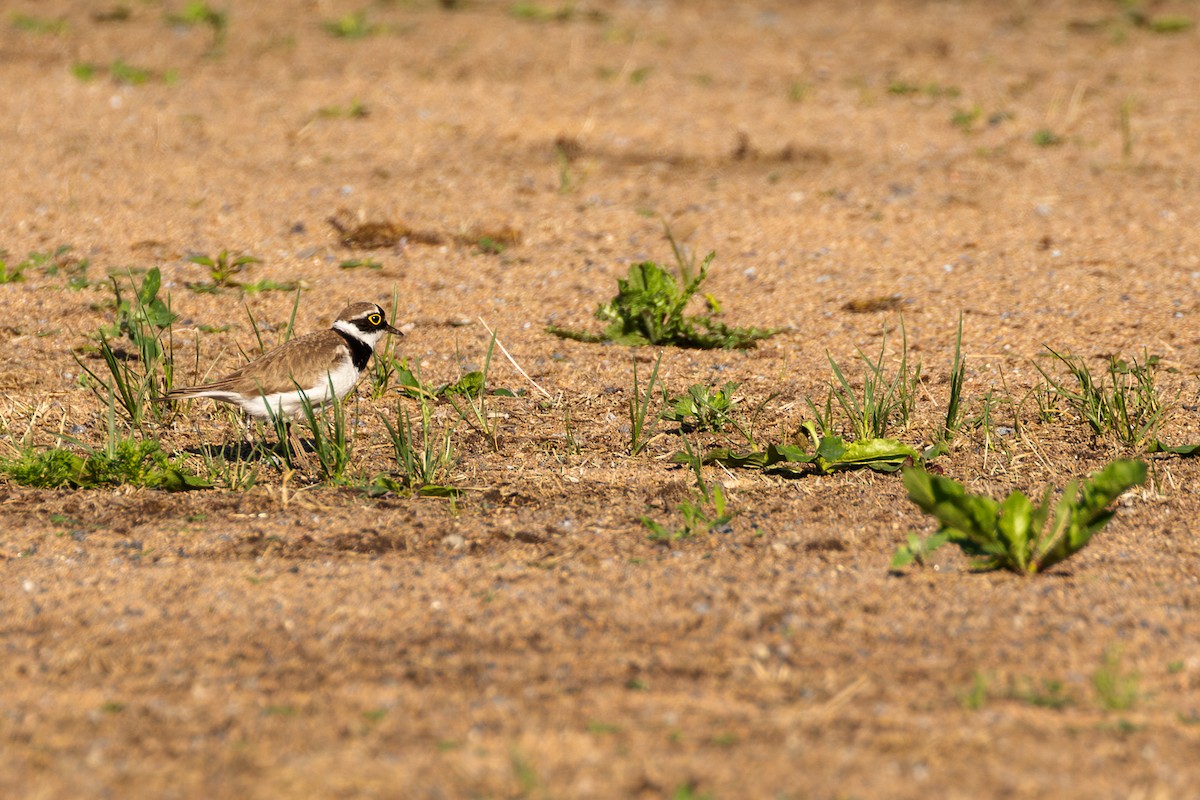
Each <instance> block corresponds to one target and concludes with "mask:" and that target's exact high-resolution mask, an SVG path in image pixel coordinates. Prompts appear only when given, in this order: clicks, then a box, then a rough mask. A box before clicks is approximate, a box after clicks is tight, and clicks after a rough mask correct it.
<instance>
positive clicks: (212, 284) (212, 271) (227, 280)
mask: <svg viewBox="0 0 1200 800" xmlns="http://www.w3.org/2000/svg"><path fill="white" fill-rule="evenodd" d="M188 261H190V262H192V263H193V264H199V265H200V266H202V267H207V268H208V278H209V279H208V281H200V282H195V283H189V284H186V285H187V287H188V288H189V289H191V290H192V291H193V292H198V293H200V294H214V293H216V292H218V291H220V290H221V289H236V288H238V287H242V284H240V283H238V282H237V281H236V280H234V277H235V276H237V275H239V274H241V272H242V271H243V270H245V269H246V266H247V265H249V264H260V263H262V259H261V258H258V257H256V256H252V255H245V254H244V255H240V256H231V255H230V253H229V251H228V250H222V251H221V252H220V253H217V255H215V256H188ZM261 283H262V282H261V281H260V284H261ZM242 288H246V287H242ZM270 288H285V287H284V286H283V285H280V284H273V285H272V286H271V287H270ZM286 288H287V290H289V291H290V290H291V289H294V288H295V286H288V287H286ZM248 290H249V291H263V290H264V289H263V287H262V286H258V288H256V289H248Z"/></svg>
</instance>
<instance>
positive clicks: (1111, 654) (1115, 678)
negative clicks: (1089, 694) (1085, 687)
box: [1092, 647, 1139, 711]
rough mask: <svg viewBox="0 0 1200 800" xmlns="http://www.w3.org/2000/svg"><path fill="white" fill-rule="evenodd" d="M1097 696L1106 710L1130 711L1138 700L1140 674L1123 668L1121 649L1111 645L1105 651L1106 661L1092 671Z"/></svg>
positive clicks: (1093, 685)
mask: <svg viewBox="0 0 1200 800" xmlns="http://www.w3.org/2000/svg"><path fill="white" fill-rule="evenodd" d="M1092 687H1093V688H1094V689H1095V690H1096V698H1097V699H1098V700H1099V701H1100V706H1101V707H1102V708H1104V710H1106V711H1128V710H1129V709H1131V708H1133V706H1134V705H1135V704H1136V703H1137V701H1138V695H1139V692H1138V674H1137V673H1136V672H1126V671H1124V670H1123V669H1121V649H1120V648H1119V647H1111V648H1109V649H1108V650H1106V651H1105V653H1104V663H1102V664H1101V665H1100V666H1099V667H1097V668H1096V671H1095V672H1093V673H1092Z"/></svg>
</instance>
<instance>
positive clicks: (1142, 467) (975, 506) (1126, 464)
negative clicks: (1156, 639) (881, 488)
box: [892, 461, 1146, 575]
mask: <svg viewBox="0 0 1200 800" xmlns="http://www.w3.org/2000/svg"><path fill="white" fill-rule="evenodd" d="M1145 480H1146V464H1145V463H1144V462H1142V461H1114V462H1112V463H1111V464H1109V465H1108V466H1107V467H1105V468H1104V469H1103V470H1101V471H1100V472H1097V473H1096V474H1094V475H1092V476H1091V477H1090V478H1088V479H1087V480H1084V481H1082V482H1080V481H1071V482H1070V483H1068V484H1067V486H1066V488H1064V489H1063V493H1062V496H1061V497H1060V498H1059V499H1058V501H1057V502H1054V501H1053V499H1052V495H1053V487H1049V486H1048V487H1046V491H1045V493H1044V494H1043V495H1042V499H1041V501H1040V502H1038V503H1034V502H1032V501H1031V500H1030V499H1029V498H1028V497H1026V496H1025V495H1024V494H1022V493H1021V492H1013V493H1012V494H1010V495H1009V496H1008V497H1007V498H1006V499H1005V500H1004V501H1003V502H999V503H998V502H996V501H995V500H993V499H991V498H990V497H984V496H982V495H973V494H967V492H966V490H965V489H964V488H963V486H962V484H960V483H958V482H957V481H953V480H951V479H949V478H943V477H940V476H938V475H932V474H930V473H929V472H926V471H925V470H923V469H920V468H916V467H909V468H907V469H905V470H904V485H905V488H907V489H908V497H909V499H910V500H912V501H913V502H914V503H916V504H917V506H918V507H919V508H920V509H921V510H922V511H924V512H925V513H927V514H930V515H931V516H933V517H934V518H935V519H937V521H938V523H939V528H938V531H937V533H935V534H934V536H933V537H930V539H926V540H924V541H919V540H918V541H913V540H910V541H909V543H908V544H906V545H902V546H901V547H900V548H899V549H898V550H897V551H896V555H895V556H894V557H893V559H892V568H893V569H899V568H902V567H905V566H908V565H909V564H911V563H913V562H914V561H917V562H918V563H923V561H924V558H925V557H926V556H927V555H928V554H929V553H930V552H931V551H932V550H934V549H936V548H937V546H939V545H941V544H943V543H945V542H950V543H952V544H955V545H958V547H959V548H960V549H961V550H962V551H963V552H964V553H965V554H966V555H967V556H968V557H969V558H970V559H971V566H972V568H973V569H975V570H977V571H989V570H998V569H1005V570H1009V571H1010V572H1015V573H1018V574H1020V575H1033V574H1035V573H1038V572H1045V571H1046V570H1048V569H1050V568H1051V567H1053V566H1055V565H1056V564H1059V563H1061V562H1063V561H1065V560H1067V559H1068V558H1070V557H1071V556H1073V555H1075V554H1076V553H1078V552H1079V551H1080V550H1082V549H1083V548H1084V547H1086V546H1087V544H1088V543H1089V542H1090V541H1091V539H1092V537H1093V536H1094V535H1095V534H1096V533H1098V532H1099V531H1100V530H1101V529H1102V528H1103V527H1104V526H1105V525H1107V524H1108V521H1109V520H1110V519H1112V517H1113V514H1115V513H1116V511H1115V510H1113V509H1110V508H1109V505H1110V504H1111V503H1112V502H1113V501H1114V500H1116V499H1117V498H1118V497H1119V496H1120V495H1121V494H1123V493H1124V492H1125V491H1126V490H1128V489H1130V488H1132V487H1134V486H1139V485H1141V484H1142V483H1144V482H1145ZM935 537H936V538H935Z"/></svg>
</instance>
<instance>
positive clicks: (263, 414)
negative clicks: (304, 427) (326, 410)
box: [238, 360, 359, 419]
mask: <svg viewBox="0 0 1200 800" xmlns="http://www.w3.org/2000/svg"><path fill="white" fill-rule="evenodd" d="M358 378H359V372H358V370H356V369H355V368H354V365H353V364H351V363H350V362H349V360H347V361H346V363H345V364H343V365H342V366H340V367H338V368H337V369H335V370H332V371H330V372H329V375H328V377H327V378H322V379H321V380H320V381H319V382H318V383H317V384H316V385H315V386H310V387H306V388H305V389H304V396H305V397H307V398H308V402H309V403H310V404H311V405H312V407H313V410H314V411H316V410H318V409H320V408H321V407H323V406H325V405H326V404H328V403H329V402H330V401H331V400H332V399H333V397H334V396H336V397H337V398H338V399H339V400H340V399H342V398H343V397H345V396H346V395H347V394H349V393H350V390H351V389H353V388H354V385H355V384H356V383H358ZM330 388H332V389H333V391H332V392H331V391H330ZM238 405H240V406H241V407H242V410H243V411H245V412H246V413H247V414H249V415H250V416H252V417H257V418H259V419H269V418H270V417H271V415H272V414H273V415H275V416H284V417H295V416H297V415H299V414H300V413H301V411H300V410H301V408H302V407H303V400H302V399H301V395H300V393H299V392H275V393H274V394H268V395H257V396H255V397H249V398H246V399H245V400H243V401H242V402H241V403H239V404H238ZM268 408H269V409H270V411H269V412H268V410H267V409H268Z"/></svg>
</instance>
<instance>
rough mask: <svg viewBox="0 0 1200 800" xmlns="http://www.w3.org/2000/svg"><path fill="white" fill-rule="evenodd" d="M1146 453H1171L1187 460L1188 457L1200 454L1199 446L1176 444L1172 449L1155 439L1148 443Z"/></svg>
mask: <svg viewBox="0 0 1200 800" xmlns="http://www.w3.org/2000/svg"><path fill="white" fill-rule="evenodd" d="M1146 452H1147V453H1173V454H1174V455H1177V456H1183V457H1184V458H1187V457H1188V456H1194V455H1196V454H1197V453H1200V444H1178V445H1175V446H1174V447H1168V446H1167V445H1165V444H1163V443H1162V442H1160V441H1158V440H1157V439H1155V440H1154V441H1153V442H1151V443H1150V446H1149V447H1147V448H1146Z"/></svg>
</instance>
